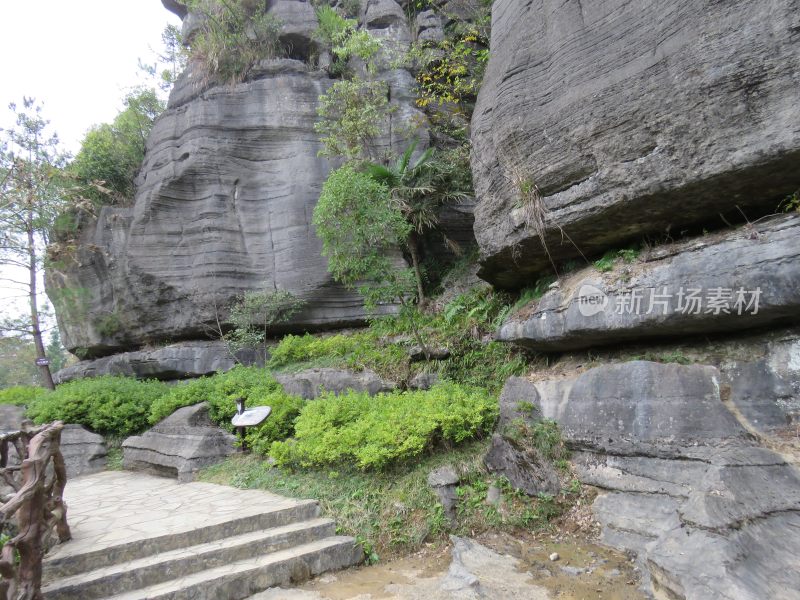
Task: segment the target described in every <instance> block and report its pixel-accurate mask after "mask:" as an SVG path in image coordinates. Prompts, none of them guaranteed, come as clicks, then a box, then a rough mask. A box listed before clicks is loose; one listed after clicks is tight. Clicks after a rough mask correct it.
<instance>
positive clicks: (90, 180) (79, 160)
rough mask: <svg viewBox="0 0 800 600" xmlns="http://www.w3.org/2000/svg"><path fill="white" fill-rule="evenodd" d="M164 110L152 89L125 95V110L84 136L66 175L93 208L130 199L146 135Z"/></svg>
mask: <svg viewBox="0 0 800 600" xmlns="http://www.w3.org/2000/svg"><path fill="white" fill-rule="evenodd" d="M164 108H165V105H164V102H163V101H162V100H160V99H159V97H158V95H157V94H156V92H155V90H153V89H140V90H137V91H135V92H132V93H130V94H128V96H127V97H126V98H125V108H124V110H123V111H122V112H120V113H119V114H118V115H117V116H116V117H115V118H114V120H113V121H112V122H111V123H103V124H101V125H97V126H95V127H93V128H92V129H90V130H89V132H88V133H87V134H86V137H84V139H83V142H81V149H80V150H79V151H78V154H76V155H75V158H74V159H73V161H72V162H71V163H70V165H69V169H68V172H69V173H70V174H71V175H72V176H73V177H74V178H75V179H76V180H77V181H78V183H79V184H81V185H82V189H81V193H82V194H83V195H84V196H85V197H87V198H89V199H90V200H92V201H93V202H94V204H95V205H100V204H125V203H127V202H129V201H131V200H132V199H133V192H134V179H135V178H136V175H137V173H138V172H139V168H140V167H141V165H142V160H143V159H144V151H145V143H146V141H147V136H148V135H149V134H150V130H151V129H152V128H153V123H154V122H155V120H156V118H157V117H158V116H159V115H160V114H161V113H162V112H163V111H164Z"/></svg>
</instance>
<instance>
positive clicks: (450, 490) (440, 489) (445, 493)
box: [428, 465, 460, 527]
mask: <svg viewBox="0 0 800 600" xmlns="http://www.w3.org/2000/svg"><path fill="white" fill-rule="evenodd" d="M459 481H460V477H459V476H458V473H457V472H456V470H455V469H454V468H453V467H452V466H450V465H443V466H441V467H438V468H436V469H434V470H433V471H431V472H430V473H428V485H429V486H430V487H431V488H432V489H433V492H434V493H435V494H436V497H437V498H439V504H441V505H442V510H443V511H444V516H445V517H447V520H448V521H449V522H450V525H451V526H452V527H455V526H457V524H458V510H457V509H458V483H459Z"/></svg>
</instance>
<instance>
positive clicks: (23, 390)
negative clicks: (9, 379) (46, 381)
mask: <svg viewBox="0 0 800 600" xmlns="http://www.w3.org/2000/svg"><path fill="white" fill-rule="evenodd" d="M47 393H48V390H46V389H45V388H42V387H38V386H35V385H15V386H14V387H10V388H6V389H4V390H0V404H14V405H16V406H30V405H31V404H33V402H34V401H35V400H36V399H37V398H39V397H40V396H44V395H46V394H47Z"/></svg>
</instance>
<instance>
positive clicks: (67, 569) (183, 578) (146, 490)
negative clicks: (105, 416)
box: [43, 471, 364, 600]
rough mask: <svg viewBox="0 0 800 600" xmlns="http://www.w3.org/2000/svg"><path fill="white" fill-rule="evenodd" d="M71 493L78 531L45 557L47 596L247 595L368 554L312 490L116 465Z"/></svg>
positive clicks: (174, 598) (163, 598)
mask: <svg viewBox="0 0 800 600" xmlns="http://www.w3.org/2000/svg"><path fill="white" fill-rule="evenodd" d="M64 496H65V500H66V503H67V520H68V522H69V524H70V527H71V529H72V536H73V539H72V540H70V541H68V542H66V543H64V544H61V545H59V546H56V547H55V548H53V549H52V550H51V552H49V553H48V554H47V556H46V557H45V561H44V587H43V594H44V598H45V599H46V600H92V599H101V598H107V599H108V598H113V599H115V600H123V599H124V600H141V599H142V598H147V599H151V600H156V599H160V600H186V599H187V598H191V599H192V600H240V599H243V598H247V597H249V596H250V595H252V594H254V593H257V592H260V591H262V590H265V589H267V588H269V587H273V586H281V585H286V584H288V583H290V582H293V581H298V582H300V581H304V580H306V579H308V578H310V577H314V576H315V575H319V574H321V573H324V572H326V571H331V570H337V569H341V568H344V567H349V566H351V565H354V564H357V563H359V562H361V560H363V556H364V552H363V550H362V549H361V548H360V547H359V546H358V544H357V543H356V541H355V540H354V539H353V538H352V537H347V536H337V535H336V524H335V523H334V522H333V521H331V520H330V519H325V518H323V517H321V516H320V508H319V504H318V503H317V502H316V501H315V500H297V499H291V498H284V497H282V496H277V495H275V494H270V493H268V492H263V491H260V490H239V489H236V488H231V487H227V486H221V485H216V484H212V483H199V482H192V483H182V484H179V483H177V482H176V481H175V480H173V479H167V478H163V477H155V476H152V475H144V474H137V473H131V472H114V471H106V472H103V473H98V474H95V475H88V476H84V477H78V478H75V479H71V480H70V481H68V483H67V488H66V490H65V494H64Z"/></svg>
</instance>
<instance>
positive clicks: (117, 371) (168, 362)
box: [53, 341, 263, 383]
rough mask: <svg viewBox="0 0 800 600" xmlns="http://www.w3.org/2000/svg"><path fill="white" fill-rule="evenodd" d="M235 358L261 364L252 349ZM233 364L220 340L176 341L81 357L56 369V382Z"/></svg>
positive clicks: (205, 370) (184, 373)
mask: <svg viewBox="0 0 800 600" xmlns="http://www.w3.org/2000/svg"><path fill="white" fill-rule="evenodd" d="M237 359H238V360H239V362H241V363H242V364H246V365H257V364H262V363H263V357H262V356H260V355H259V353H258V352H256V351H248V350H245V351H241V352H239V353H237ZM235 365H236V360H234V358H233V357H232V356H231V354H230V352H229V351H228V348H227V346H226V345H225V344H224V343H223V342H220V341H216V342H214V341H195V342H178V343H177V344H170V345H168V346H164V347H162V348H153V349H150V350H135V351H133V352H122V353H120V354H114V355H112V356H104V357H103V358H97V359H95V360H84V361H81V362H79V363H76V364H74V365H71V366H69V367H66V368H64V369H61V370H60V371H58V372H57V373H56V374H55V375H54V376H53V378H54V380H55V382H56V383H64V382H66V381H72V380H73V379H82V378H84V377H100V376H102V375H124V376H127V377H138V378H141V379H162V380H173V379H189V378H193V377H202V376H204V375H213V374H214V373H217V372H218V371H227V370H229V369H232V368H233V367H234V366H235Z"/></svg>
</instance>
